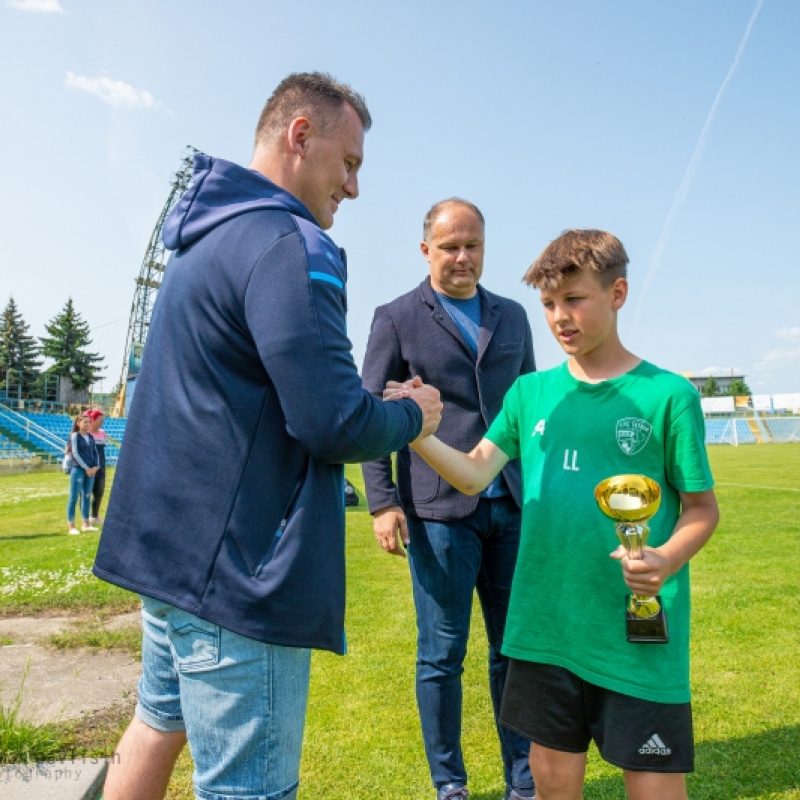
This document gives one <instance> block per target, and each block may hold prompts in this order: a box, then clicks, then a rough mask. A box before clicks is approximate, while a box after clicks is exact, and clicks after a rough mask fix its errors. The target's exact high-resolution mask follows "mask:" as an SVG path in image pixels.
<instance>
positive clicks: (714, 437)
mask: <svg viewBox="0 0 800 800" xmlns="http://www.w3.org/2000/svg"><path fill="white" fill-rule="evenodd" d="M755 442H756V437H755V436H754V434H753V431H752V430H751V429H750V426H749V425H748V424H747V420H746V419H715V418H713V417H707V418H706V444H755Z"/></svg>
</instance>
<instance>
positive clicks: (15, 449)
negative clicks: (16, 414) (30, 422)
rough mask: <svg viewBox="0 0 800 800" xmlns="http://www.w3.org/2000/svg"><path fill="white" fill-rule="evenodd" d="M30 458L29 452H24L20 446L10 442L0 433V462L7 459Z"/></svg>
mask: <svg viewBox="0 0 800 800" xmlns="http://www.w3.org/2000/svg"><path fill="white" fill-rule="evenodd" d="M30 457H31V454H30V451H29V450H26V449H25V448H24V447H23V446H22V445H21V444H17V443H16V442H13V441H11V439H9V438H8V437H7V436H3V434H2V433H0V460H6V461H7V460H9V459H18V458H21V459H28V458H30Z"/></svg>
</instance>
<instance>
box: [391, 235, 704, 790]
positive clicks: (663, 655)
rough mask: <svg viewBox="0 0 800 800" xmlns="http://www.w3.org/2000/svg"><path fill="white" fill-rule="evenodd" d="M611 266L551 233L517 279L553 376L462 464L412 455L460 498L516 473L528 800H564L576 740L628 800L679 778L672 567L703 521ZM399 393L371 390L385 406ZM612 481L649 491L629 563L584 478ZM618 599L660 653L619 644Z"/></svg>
mask: <svg viewBox="0 0 800 800" xmlns="http://www.w3.org/2000/svg"><path fill="white" fill-rule="evenodd" d="M627 263H628V256H627V254H626V253H625V249H624V248H623V246H622V243H621V242H620V241H619V240H618V239H617V238H616V237H614V236H612V235H611V234H609V233H605V232H603V231H596V230H573V231H566V232H565V233H563V234H562V235H561V236H560V237H559V238H558V239H556V240H555V241H553V242H551V243H550V245H549V246H548V247H547V248H546V249H545V250H544V252H543V253H542V255H541V256H540V257H539V258H538V259H537V261H536V262H535V263H534V264H533V266H532V267H531V268H530V269H529V270H528V272H527V273H526V274H525V277H524V280H525V282H526V283H528V284H529V285H531V286H534V287H535V288H537V289H539V291H540V295H541V301H542V305H543V307H544V313H545V317H546V318H547V323H548V325H549V327H550V330H551V331H552V333H553V335H554V336H555V337H556V339H557V340H558V342H559V344H560V345H561V347H562V348H563V349H564V351H565V352H566V353H567V355H568V356H569V358H568V359H567V361H566V362H565V363H564V364H562V365H561V366H559V367H556V368H555V369H551V370H547V371H544V372H536V373H532V374H530V375H525V376H523V377H521V378H519V379H518V380H517V381H516V383H515V384H514V385H513V386H512V388H511V389H510V390H509V392H508V393H507V395H506V398H505V401H504V405H503V410H502V412H501V413H500V415H499V416H498V417H497V418H496V419H495V420H494V422H493V423H492V425H491V427H490V428H489V430H488V432H487V434H486V437H485V438H484V439H482V440H481V442H480V443H479V444H478V445H477V446H476V447H475V449H474V450H473V451H472V452H471V453H460V452H458V451H456V450H453V449H452V448H450V447H448V446H447V445H445V444H443V443H442V442H441V441H439V440H438V439H437V438H436V437H435V436H429V437H427V438H425V439H419V440H417V441H416V442H415V443H414V444H412V447H413V448H414V449H415V450H416V451H417V452H418V453H419V454H420V455H421V456H422V457H423V458H424V459H425V460H426V461H427V462H428V463H429V464H430V465H431V466H432V467H433V468H434V469H435V470H436V471H437V472H439V474H440V475H442V476H443V477H444V478H445V479H446V480H447V481H449V482H450V483H451V484H452V485H453V486H455V487H456V488H457V489H459V490H460V491H462V492H465V493H467V494H475V493H478V492H480V491H482V490H483V489H484V488H485V487H486V486H487V485H488V484H489V483H490V482H491V480H492V479H493V478H494V476H495V475H497V473H498V472H500V470H501V469H502V468H503V466H504V465H505V464H506V462H507V461H508V460H509V459H512V458H517V457H520V458H521V462H522V473H523V484H524V489H523V492H524V496H523V516H522V539H521V542H520V549H519V556H518V559H517V566H516V571H515V573H514V583H513V587H512V592H511V604H510V607H509V612H508V621H507V624H506V631H505V639H504V644H503V652H504V653H505V654H506V655H508V656H509V657H510V658H511V666H510V668H509V673H508V680H507V683H506V690H505V696H504V701H503V711H502V715H501V718H502V722H503V724H504V725H505V726H506V727H509V728H511V729H513V730H516V731H517V732H518V733H520V734H522V735H523V736H525V737H527V738H529V739H530V740H531V741H532V745H531V755H530V760H531V768H532V770H533V773H534V777H535V780H536V788H537V798H538V800H580V798H581V796H582V787H583V781H584V774H585V768H586V752H587V750H588V746H589V742H590V741H591V740H592V739H594V741H595V742H596V744H597V746H598V749H599V750H600V753H601V755H602V756H603V757H604V758H605V759H606V760H607V761H609V762H610V763H612V764H615V765H617V766H619V767H621V768H622V770H623V774H624V778H625V786H626V790H627V793H628V797H629V798H631V800H652V799H653V798H658V800H685V798H686V797H687V795H686V781H685V773H687V772H691V771H692V769H693V768H694V742H693V737H692V720H691V706H690V702H689V701H690V692H689V567H688V562H689V559H690V558H691V557H692V556H693V555H694V554H695V553H696V552H697V551H698V550H700V548H701V547H702V546H703V545H704V544H705V543H706V542H707V541H708V539H709V537H710V536H711V534H712V532H713V530H714V528H715V527H716V524H717V521H718V518H719V511H718V509H717V503H716V499H715V497H714V492H713V491H712V486H713V480H712V477H711V472H710V470H709V467H708V460H707V457H706V451H705V444H704V425H703V417H702V412H701V410H700V400H699V395H698V394H697V391H696V390H695V389H694V387H693V386H692V385H691V384H690V383H689V382H688V381H687V380H685V379H684V378H682V377H680V376H677V375H674V374H672V373H670V372H666V371H664V370H661V369H659V368H658V367H656V366H654V365H652V364H650V363H648V362H646V361H643V360H642V359H640V358H638V357H637V356H635V355H634V354H633V353H631V352H630V351H628V350H627V349H626V348H625V347H624V346H623V345H622V343H621V341H620V339H619V335H618V333H617V312H618V311H619V310H620V309H621V308H622V306H623V305H624V303H625V300H626V298H627V294H628V282H627V280H626V266H627ZM417 380H418V379H415V381H417ZM407 389H408V387H407V386H405V385H400V384H389V385H387V390H386V393H385V396H386V397H387V399H392V398H394V397H399V396H403V395H404V394H405V392H406V391H407ZM624 473H636V474H642V475H647V476H648V477H650V478H652V479H653V480H655V481H656V482H657V483H658V484H659V486H660V487H661V493H662V500H661V508H660V509H659V511H658V512H657V513H656V514H655V516H654V517H653V518H652V519H651V520H650V537H649V540H648V546H647V547H646V548H645V549H644V552H643V554H642V558H641V559H633V558H629V557H628V556H627V554H626V552H625V550H624V549H623V548H622V547H621V546H619V544H618V540H617V537H616V533H615V530H614V523H613V522H612V521H611V520H609V519H608V518H607V517H606V516H605V515H604V514H603V513H602V512H601V511H600V509H599V508H598V507H597V504H596V503H595V499H594V487H595V486H596V485H597V484H598V483H599V482H600V481H601V480H603V479H604V478H607V477H610V476H612V475H617V474H624ZM609 555H610V556H611V558H609ZM631 591H632V592H634V593H636V594H640V595H645V596H654V595H657V594H658V595H660V597H661V601H662V605H663V607H664V610H665V612H666V616H667V619H668V621H669V634H670V635H669V642H668V643H666V644H641V643H635V642H629V641H627V638H626V635H625V619H624V617H625V614H624V609H625V599H626V597H627V595H628V594H629V593H630V592H631Z"/></svg>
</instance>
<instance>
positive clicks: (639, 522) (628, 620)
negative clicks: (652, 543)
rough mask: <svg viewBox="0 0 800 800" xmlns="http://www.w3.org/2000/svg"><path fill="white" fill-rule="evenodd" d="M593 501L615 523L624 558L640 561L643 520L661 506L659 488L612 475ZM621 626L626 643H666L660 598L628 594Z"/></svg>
mask: <svg viewBox="0 0 800 800" xmlns="http://www.w3.org/2000/svg"><path fill="white" fill-rule="evenodd" d="M594 499H595V500H596V501H597V505H598V506H600V510H601V511H602V512H603V513H604V514H605V515H606V516H608V517H611V519H614V520H616V521H617V525H616V530H617V536H618V537H619V540H620V542H622V546H623V547H624V548H625V549H626V550H627V551H628V558H637V559H640V558H641V557H642V551H643V550H644V547H645V545H646V544H647V537H648V535H649V533H650V528H649V527H648V525H647V521H648V520H649V519H650V517H652V516H653V515H654V514H655V513H656V511H658V507H659V506H660V505H661V487H660V486H659V485H658V484H657V483H656V482H655V481H654V480H652V479H651V478H648V477H646V476H645V475H614V476H613V477H611V478H606V479H605V480H604V481H601V482H600V483H598V484H597V487H596V488H595V490H594ZM625 624H626V627H627V631H628V641H629V642H641V643H649V644H666V643H667V642H668V641H669V632H668V630H667V617H666V614H665V613H664V609H663V608H662V607H661V598H660V597H644V596H643V595H638V594H632V595H631V596H630V598H629V599H628V600H627V609H626V613H625Z"/></svg>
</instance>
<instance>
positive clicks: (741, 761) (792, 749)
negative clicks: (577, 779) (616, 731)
mask: <svg viewBox="0 0 800 800" xmlns="http://www.w3.org/2000/svg"><path fill="white" fill-rule="evenodd" d="M798 753H800V725H794V726H792V727H788V728H775V729H773V730H769V731H763V732H762V733H754V734H752V735H751V736H743V737H741V738H738V739H722V740H720V741H711V742H701V743H699V744H698V745H697V748H696V757H695V772H694V773H693V774H692V775H690V776H689V777H688V780H687V787H688V790H689V796H690V797H691V798H692V800H744V798H748V799H750V798H762V797H763V798H768V797H770V798H771V797H779V796H782V795H783V794H785V793H787V792H790V791H792V790H795V791H797V790H798V789H800V758H798ZM583 796H584V797H585V798H586V800H625V786H624V783H623V780H622V772H621V771H619V772H616V773H615V774H614V775H610V776H608V777H604V778H600V779H595V780H588V781H587V782H586V785H585V787H584V795H583ZM470 798H471V800H497V798H498V794H497V792H483V791H477V792H472V794H470Z"/></svg>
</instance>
